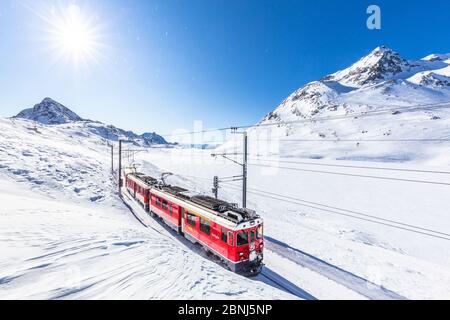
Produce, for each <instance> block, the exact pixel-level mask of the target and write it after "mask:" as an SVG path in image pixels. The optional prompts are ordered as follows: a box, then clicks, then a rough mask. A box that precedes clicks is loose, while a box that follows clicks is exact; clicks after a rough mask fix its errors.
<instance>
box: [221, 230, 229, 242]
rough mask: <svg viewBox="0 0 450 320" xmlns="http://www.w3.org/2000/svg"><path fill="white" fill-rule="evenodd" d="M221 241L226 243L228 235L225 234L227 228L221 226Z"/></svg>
mask: <svg viewBox="0 0 450 320" xmlns="http://www.w3.org/2000/svg"><path fill="white" fill-rule="evenodd" d="M222 241H223V242H225V243H228V235H227V230H225V229H223V228H222Z"/></svg>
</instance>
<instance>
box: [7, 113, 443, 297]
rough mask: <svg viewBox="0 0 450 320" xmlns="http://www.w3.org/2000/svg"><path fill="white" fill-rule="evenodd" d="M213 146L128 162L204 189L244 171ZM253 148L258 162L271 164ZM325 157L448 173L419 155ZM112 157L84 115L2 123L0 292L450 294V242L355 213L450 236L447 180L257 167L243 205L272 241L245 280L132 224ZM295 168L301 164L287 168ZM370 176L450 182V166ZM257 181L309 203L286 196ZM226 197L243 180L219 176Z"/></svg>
mask: <svg viewBox="0 0 450 320" xmlns="http://www.w3.org/2000/svg"><path fill="white" fill-rule="evenodd" d="M210 153H211V150H195V149H181V148H180V149H160V148H151V149H147V152H141V153H137V154H135V155H134V156H133V155H131V156H129V157H128V155H124V162H125V163H124V165H129V164H132V163H134V164H137V165H138V168H139V169H140V170H141V171H143V172H146V173H148V174H151V175H154V176H160V175H161V173H162V172H166V171H171V172H173V173H175V174H176V175H174V176H172V177H169V178H168V179H169V182H171V183H173V184H177V185H181V186H185V187H188V188H190V189H192V190H194V191H197V192H200V193H209V192H210V189H211V182H212V177H213V176H214V175H219V176H222V177H223V176H231V175H234V174H240V172H239V167H237V166H236V165H234V164H233V163H230V162H228V161H225V160H220V159H215V158H212V157H211V156H210ZM252 157H253V156H251V157H250V159H252V160H251V163H254V164H265V163H267V162H263V161H260V160H258V159H253V158H252ZM236 159H237V160H239V158H236ZM277 160H278V161H279V160H281V161H283V160H286V159H283V158H281V159H280V158H275V159H273V161H277ZM291 160H292V159H291ZM305 161H309V162H311V163H316V162H317V161H318V160H305ZM324 161H325V160H320V163H322V164H323V163H324ZM270 163H271V165H274V164H275V165H276V164H278V165H279V166H280V167H282V166H284V164H282V163H281V162H280V163H277V162H270ZM326 163H330V164H343V163H345V164H352V165H355V164H363V165H371V166H377V165H378V166H382V167H386V166H389V167H392V168H396V167H399V168H400V167H401V168H405V167H406V168H409V169H414V170H415V169H421V170H440V171H442V170H445V168H438V167H429V166H426V165H424V164H418V163H416V164H405V163H401V164H394V163H389V164H386V163H385V164H380V163H367V162H364V163H358V162H355V161H342V160H341V161H336V160H327V161H326ZM109 166H110V149H109V147H108V146H107V142H106V141H105V140H104V139H103V138H102V137H101V136H98V135H97V134H95V133H92V131H90V129H89V128H86V127H84V126H83V125H81V124H79V123H69V124H63V125H57V126H45V125H39V124H37V125H36V124H35V123H33V122H30V121H26V120H19V119H0V182H1V183H0V201H1V203H2V206H1V209H0V220H1V221H0V239H1V243H2V246H1V252H0V253H1V255H0V256H1V257H0V298H3V299H13V298H34V299H37V298H43V299H48V298H66V299H74V298H81V299H88V298H114V299H116V298H117V299H118V298H123V299H130V298H139V299H149V298H161V299H163V298H175V299H184V298H186V299H203V298H208V299H216V298H218V299H229V298H238V299H239V298H255V299H292V298H298V297H303V298H317V299H380V298H381V299H383V298H403V297H406V298H410V299H418V298H427V299H429V298H430V299H433V298H449V297H450V290H449V289H448V288H450V256H449V255H448V252H449V246H450V241H449V240H445V239H440V238H437V237H431V236H427V235H423V234H421V233H414V232H411V231H405V230H403V229H396V228H393V227H389V226H386V225H383V224H376V223H373V222H368V221H364V220H358V219H355V218H352V217H349V216H348V215H350V216H354V217H355V216H356V217H359V218H361V217H363V218H364V217H367V216H362V215H361V213H363V214H367V215H371V216H373V217H378V218H384V219H389V220H395V221H396V222H403V223H407V224H410V225H412V226H415V227H421V228H425V229H429V230H433V231H434V232H431V231H426V233H431V234H432V235H434V236H442V237H443V238H449V237H448V235H445V234H450V224H449V221H450V220H449V217H448V210H446V208H448V206H446V202H445V199H446V196H447V193H448V188H449V186H447V185H429V184H421V183H411V182H406V181H390V180H387V181H384V180H379V179H366V178H361V177H348V176H335V175H327V174H318V173H313V172H301V171H290V170H285V169H282V168H267V167H257V166H254V165H252V166H250V167H249V188H250V192H251V193H250V194H249V207H251V208H254V209H256V210H257V211H258V213H259V214H261V215H262V216H263V217H264V219H265V222H266V228H265V233H266V240H267V247H266V248H267V250H266V254H265V263H266V267H265V272H264V274H263V275H261V276H259V277H257V278H255V279H247V278H244V277H240V276H238V275H235V274H233V273H231V272H229V271H227V270H225V269H224V268H223V267H222V266H220V265H218V264H216V263H215V262H214V261H212V260H211V259H210V258H208V257H206V256H205V255H204V254H203V252H202V251H201V250H199V249H198V248H196V247H193V246H192V245H190V244H189V243H188V242H186V241H184V240H183V239H182V238H180V237H179V236H177V235H175V234H173V232H171V231H169V230H168V229H167V228H165V227H164V226H162V225H161V224H160V223H158V222H156V221H154V220H153V219H151V218H149V217H148V216H145V214H143V212H142V211H139V210H140V208H139V207H136V206H134V207H133V205H131V206H132V208H133V210H134V214H136V215H138V216H139V215H140V216H141V217H144V218H143V219H144V220H145V221H144V222H145V225H146V226H144V225H142V224H141V223H140V222H138V220H137V219H136V218H135V217H134V216H133V214H131V213H130V210H129V209H128V208H127V207H126V206H125V205H124V204H123V203H122V202H121V201H120V200H119V199H118V197H117V195H116V190H115V189H116V188H115V186H114V183H113V181H112V180H111V176H110V168H109ZM296 166H298V167H302V168H303V167H305V165H301V166H300V165H296V164H289V167H296ZM312 169H315V167H314V166H312ZM333 170H334V171H336V170H339V171H340V172H343V173H346V172H350V171H351V172H353V173H354V172H355V170H356V169H351V170H350V169H349V168H339V169H336V168H333ZM356 172H357V173H359V174H362V175H366V174H375V173H374V172H373V171H370V172H367V170H364V169H358V170H357V171H356ZM376 174H377V175H385V176H388V177H397V178H402V179H415V180H433V181H441V182H444V183H446V182H448V175H445V174H444V175H442V174H437V175H436V174H432V173H427V174H424V173H418V172H389V173H385V172H384V171H381V172H376ZM256 190H264V191H270V192H273V193H275V194H280V195H284V196H290V197H293V198H295V199H301V200H306V201H310V202H302V201H297V200H295V201H294V200H292V201H291V203H290V202H289V199H288V198H283V199H282V200H288V202H283V201H279V200H276V199H274V198H277V196H274V198H267V197H261V196H259V195H257V193H258V191H256ZM266 195H267V194H266ZM220 196H221V197H222V198H225V199H227V200H230V201H233V202H237V203H240V201H241V192H240V186H239V182H234V186H233V185H223V188H222V189H220ZM313 203H314V204H313ZM325 205H326V206H330V207H331V206H332V207H335V208H333V209H331V208H330V207H324V206H325ZM336 208H338V209H336ZM322 209H325V211H324V210H322ZM342 209H344V210H347V211H343V210H342ZM326 210H328V211H326ZM348 210H350V211H351V212H350V211H348ZM342 214H343V215H342ZM372 220H376V221H377V222H383V221H382V220H377V219H372ZM384 222H386V221H384ZM388 224H392V223H388ZM394 226H399V225H398V224H394ZM410 229H413V230H415V231H419V232H420V231H421V230H422V231H423V229H416V228H413V227H410ZM436 232H440V233H436ZM280 284H281V285H282V287H280V286H279V285H280Z"/></svg>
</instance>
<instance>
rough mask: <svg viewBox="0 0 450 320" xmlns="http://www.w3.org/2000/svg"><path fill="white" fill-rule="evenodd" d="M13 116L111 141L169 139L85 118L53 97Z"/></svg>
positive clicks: (159, 141)
mask: <svg viewBox="0 0 450 320" xmlns="http://www.w3.org/2000/svg"><path fill="white" fill-rule="evenodd" d="M13 118H14V119H26V120H31V121H35V122H37V123H40V124H43V125H62V126H66V127H77V126H78V127H80V128H85V129H87V130H88V131H90V132H92V133H95V134H98V135H99V136H101V137H102V138H104V139H106V140H111V141H118V140H119V139H127V140H133V141H134V142H135V144H137V145H142V146H149V145H153V144H167V141H166V140H165V139H164V138H163V137H161V136H160V135H158V134H156V133H154V132H153V133H144V134H142V135H138V134H136V133H134V132H133V131H126V130H123V129H120V128H117V127H115V126H112V125H106V124H104V123H102V122H99V121H92V120H88V119H83V118H81V117H80V116H79V115H77V114H76V113H75V112H73V111H72V110H70V109H69V108H67V107H65V106H63V105H62V104H61V103H59V102H57V101H55V100H53V99H51V98H45V99H44V100H43V101H42V102H41V103H38V104H36V105H35V106H34V107H33V108H29V109H25V110H23V111H21V112H19V114H17V115H16V116H15V117H13Z"/></svg>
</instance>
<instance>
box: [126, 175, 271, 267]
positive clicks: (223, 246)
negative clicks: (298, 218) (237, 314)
mask: <svg viewBox="0 0 450 320" xmlns="http://www.w3.org/2000/svg"><path fill="white" fill-rule="evenodd" d="M124 183H125V187H126V190H127V192H128V193H129V194H130V195H131V197H133V199H134V200H135V201H136V202H137V203H139V204H140V205H141V206H142V207H143V208H144V209H145V211H146V212H147V213H148V214H149V215H151V216H153V217H159V218H161V219H162V220H163V221H164V223H165V224H167V225H168V226H169V227H171V228H172V229H174V230H175V231H176V232H177V233H178V234H180V235H181V236H183V237H185V238H186V239H188V240H189V241H191V242H192V243H196V244H199V245H200V246H202V247H203V248H204V249H205V250H206V251H207V252H208V253H211V254H213V255H214V256H216V257H217V258H219V259H220V260H221V261H222V262H223V263H224V265H225V266H227V267H228V268H229V269H230V270H232V271H233V272H236V273H238V274H242V275H245V276H256V275H258V274H259V273H260V272H261V271H262V267H263V247H264V237H263V220H262V218H261V217H259V216H258V215H257V214H256V213H255V212H254V211H253V210H249V209H242V208H239V207H238V206H237V205H236V204H231V203H228V202H226V201H223V200H219V199H216V198H213V197H209V196H205V195H198V194H194V193H192V192H190V191H189V190H186V189H183V188H180V187H177V186H172V185H166V184H165V183H163V182H161V181H160V180H158V179H155V178H153V177H150V176H147V175H145V174H142V173H137V172H135V171H133V170H128V171H125V174H124Z"/></svg>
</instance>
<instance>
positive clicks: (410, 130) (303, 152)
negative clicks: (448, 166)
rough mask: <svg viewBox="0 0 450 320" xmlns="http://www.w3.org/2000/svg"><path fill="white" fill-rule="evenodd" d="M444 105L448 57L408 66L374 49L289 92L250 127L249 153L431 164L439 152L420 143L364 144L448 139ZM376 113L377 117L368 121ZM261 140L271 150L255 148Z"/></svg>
mask: <svg viewBox="0 0 450 320" xmlns="http://www.w3.org/2000/svg"><path fill="white" fill-rule="evenodd" d="M449 108H450V54H432V55H429V56H427V57H425V58H422V59H420V60H411V61H408V60H406V59H404V58H402V57H401V56H400V55H399V54H398V53H397V52H395V51H393V50H392V49H389V48H387V47H384V46H381V47H378V48H376V49H374V50H373V51H372V52H370V53H369V54H368V55H367V56H365V57H363V58H361V59H360V60H359V61H357V62H356V63H354V64H353V65H351V66H350V67H348V68H346V69H344V70H341V71H338V72H336V73H333V74H331V75H328V76H326V77H324V78H322V79H320V80H318V81H314V82H311V83H308V84H306V85H305V86H303V87H301V88H300V89H298V90H296V91H295V92H294V93H292V94H291V95H290V96H289V97H288V98H287V99H285V100H284V101H283V102H282V103H281V104H280V105H279V106H278V107H277V108H275V109H274V110H273V111H272V112H270V113H269V114H268V115H266V116H265V117H264V118H263V119H262V121H261V122H260V123H258V124H257V125H256V126H254V127H253V128H251V129H250V130H249V135H250V139H252V138H253V143H251V147H252V146H253V152H254V153H272V154H274V153H281V154H284V155H289V156H298V157H307V158H310V157H314V158H326V157H329V158H334V159H342V158H358V159H360V160H361V159H372V160H374V159H381V160H383V161H384V160H389V159H393V160H399V161H404V160H419V159H421V160H425V158H426V160H431V159H436V158H439V157H441V156H442V155H443V154H442V152H440V150H442V148H440V146H439V145H436V144H434V145H423V144H422V145H421V146H420V150H419V148H418V145H417V144H413V143H410V144H408V145H405V144H404V143H403V144H395V143H393V142H392V143H390V144H388V143H379V144H374V143H369V142H365V140H374V139H390V140H405V139H430V138H433V139H442V138H449V137H450V112H449ZM390 111H392V112H390ZM376 113H379V115H378V116H374V114H376ZM369 114H370V115H371V116H370V117H366V115H369ZM333 118H335V119H333ZM330 120H332V121H330ZM264 139H266V140H270V141H272V142H273V141H276V142H277V145H276V146H273V145H270V144H267V141H263V142H262V143H261V141H262V140H264ZM288 140H289V141H288ZM293 140H297V142H296V143H295V142H294V141H293ZM299 140H301V144H300V143H299ZM305 140H317V141H309V143H308V141H305ZM330 140H333V141H330ZM343 140H352V141H353V143H351V142H350V141H348V142H347V143H344V142H342V141H343ZM251 141H252V140H251ZM336 141H338V142H339V141H341V142H339V143H337V142H336ZM239 145H240V140H239V139H238V138H236V139H233V140H231V141H229V142H228V143H226V144H224V145H223V146H221V147H220V148H221V149H222V150H235V149H236V148H240V146H239ZM436 146H437V147H438V149H439V150H436V148H435V147H436ZM239 150H240V149H239ZM424 151H425V152H424ZM446 159H447V160H449V161H450V158H448V157H446ZM447 160H446V161H447Z"/></svg>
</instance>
